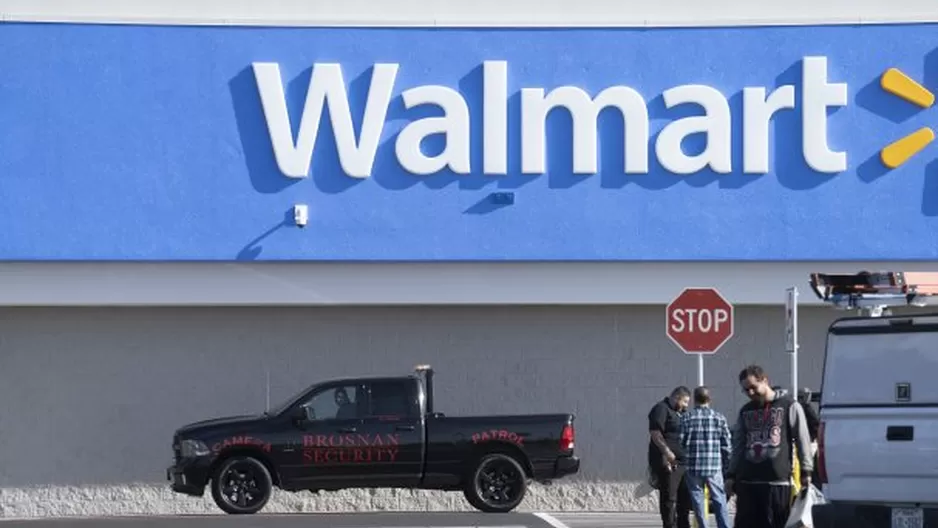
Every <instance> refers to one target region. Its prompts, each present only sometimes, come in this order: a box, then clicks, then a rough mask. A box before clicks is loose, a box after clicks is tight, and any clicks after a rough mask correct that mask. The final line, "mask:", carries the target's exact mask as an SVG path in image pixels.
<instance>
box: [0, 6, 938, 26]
mask: <svg viewBox="0 0 938 528" xmlns="http://www.w3.org/2000/svg"><path fill="white" fill-rule="evenodd" d="M936 20H938V3H935V2H934V1H932V0H894V1H875V2H874V1H865V2H858V1H857V0H827V1H825V2H817V1H815V0H790V1H788V2H770V3H764V2H747V1H744V0H711V1H709V2H699V1H694V0H673V1H670V2H663V3H662V2H614V1H611V0H580V1H578V2H575V3H571V2H569V1H566V0H518V1H515V2H503V1H501V0H473V1H472V2H468V3H467V2H439V1H438V0H406V1H405V0H399V1H377V0H330V1H319V2H309V1H307V0H280V1H278V2H248V1H234V0H162V1H160V2H153V1H152V0H86V1H82V2H74V1H73V0H0V21H41V22H81V23H122V24H134V23H143V24H210V25H217V24H223V25H276V26H310V25H318V26H435V27H439V26H527V27H530V26H563V27H576V26H605V27H609V26H630V27H636V26H639V27H648V26H708V25H717V26H727V25H731V26H737V25H741V26H753V25H790V24H862V23H907V22H913V23H914V22H932V21H936Z"/></svg>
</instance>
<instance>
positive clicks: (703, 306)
mask: <svg viewBox="0 0 938 528" xmlns="http://www.w3.org/2000/svg"><path fill="white" fill-rule="evenodd" d="M667 333H668V337H669V338H670V339H671V341H674V344H676V345H677V346H679V347H680V348H681V350H683V351H684V353H685V354H713V353H715V352H716V351H717V350H719V348H720V347H721V346H723V344H724V343H726V342H727V341H729V339H730V338H731V337H733V305H731V304H730V303H728V302H727V301H726V299H724V298H723V296H722V295H720V292H718V291H717V290H716V289H714V288H685V289H684V291H682V292H681V294H680V295H678V296H677V297H675V298H674V300H673V301H671V304H669V305H668V308H667Z"/></svg>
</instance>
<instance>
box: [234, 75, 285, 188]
mask: <svg viewBox="0 0 938 528" xmlns="http://www.w3.org/2000/svg"><path fill="white" fill-rule="evenodd" d="M228 90H229V92H230V93H231V104H232V107H233V109H234V116H235V122H236V124H237V127H238V136H239V138H240V140H241V151H242V152H243V154H244V161H245V164H246V166H247V170H248V176H249V178H250V179H251V185H252V186H253V187H254V190H256V191H257V192H259V193H262V194H271V193H277V192H280V191H282V190H284V189H286V188H287V187H289V186H290V185H293V184H295V183H297V182H298V181H300V180H298V179H295V178H287V177H286V176H284V175H283V174H281V173H280V169H279V168H278V167H277V161H276V159H275V158H274V151H273V148H272V146H271V143H270V134H269V133H268V132H267V121H266V120H265V118H264V109H263V108H262V107H261V98H260V94H259V93H258V91H257V83H256V82H255V80H254V70H253V69H252V68H251V67H250V66H248V67H247V68H244V69H243V70H241V71H240V72H239V73H238V74H237V75H235V76H234V77H233V78H232V79H231V81H229V82H228Z"/></svg>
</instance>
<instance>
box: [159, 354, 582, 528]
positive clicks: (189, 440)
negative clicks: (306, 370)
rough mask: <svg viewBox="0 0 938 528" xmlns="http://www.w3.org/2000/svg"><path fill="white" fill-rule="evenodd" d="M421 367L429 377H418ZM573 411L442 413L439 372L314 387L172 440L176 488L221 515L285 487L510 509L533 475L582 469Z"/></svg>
mask: <svg viewBox="0 0 938 528" xmlns="http://www.w3.org/2000/svg"><path fill="white" fill-rule="evenodd" d="M421 374H423V375H422V376H421ZM573 422H574V415H573V414H540V415H518V416H477V417H476V416H473V417H447V416H444V415H443V414H442V413H438V412H435V411H434V409H433V370H432V369H430V368H429V366H418V367H417V369H416V372H415V373H414V374H412V375H408V376H400V377H370V378H350V379H337V380H331V381H326V382H323V383H318V384H315V385H313V386H311V387H309V388H308V389H306V390H304V391H302V392H300V393H299V394H297V395H295V396H294V397H292V398H290V399H289V400H287V401H286V402H284V403H283V404H282V405H280V406H278V407H277V408H274V409H271V410H269V411H267V412H264V413H262V414H259V415H254V416H236V417H228V418H218V419H214V420H206V421H202V422H196V423H193V424H189V425H186V426H184V427H182V428H180V429H178V430H177V431H176V432H175V434H174V436H173V453H174V456H175V458H174V461H173V464H172V466H170V467H169V468H168V469H167V471H166V478H167V479H168V480H169V481H170V482H171V485H170V486H171V489H172V490H173V491H175V492H178V493H183V494H187V495H194V496H202V495H203V494H204V492H205V487H206V486H210V487H211V493H212V498H213V499H214V501H215V504H217V505H218V507H219V508H221V509H222V511H224V512H227V513H230V514H250V513H255V512H258V511H260V510H261V509H262V508H263V507H264V506H265V505H266V504H267V502H268V500H269V499H270V496H271V493H272V491H273V488H274V487H277V488H280V489H283V490H286V491H301V490H312V491H317V490H329V491H332V490H339V489H345V488H417V489H437V490H446V491H462V492H463V493H464V495H465V497H466V499H467V500H468V501H469V503H470V504H471V505H472V506H473V507H475V508H476V509H478V510H480V511H484V512H508V511H511V510H513V509H514V508H516V507H517V506H518V504H520V503H521V501H522V500H523V499H524V496H525V493H526V491H527V485H528V481H537V482H543V483H546V482H550V481H551V480H553V479H558V478H562V477H564V476H567V475H571V474H574V473H577V472H578V471H579V469H580V460H579V458H578V457H577V456H575V455H574V454H573V447H574V446H573V443H574V436H575V433H574V425H573Z"/></svg>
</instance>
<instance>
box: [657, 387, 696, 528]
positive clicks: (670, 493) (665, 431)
mask: <svg viewBox="0 0 938 528" xmlns="http://www.w3.org/2000/svg"><path fill="white" fill-rule="evenodd" d="M689 403H690V389H688V388H687V387H684V386H681V387H677V388H676V389H674V390H673V391H671V394H670V396H668V397H667V398H663V399H662V400H661V401H659V402H658V403H656V404H655V405H654V407H652V408H651V411H650V412H649V413H648V433H649V436H650V440H649V442H648V468H649V471H650V472H651V477H652V481H653V485H654V486H655V487H656V488H657V489H658V508H659V510H660V512H661V523H662V526H663V528H690V510H691V500H690V492H689V491H688V489H687V485H686V484H685V482H684V472H685V469H686V468H685V467H684V465H683V464H684V462H685V454H684V450H683V449H682V448H681V413H683V412H684V411H685V410H687V406H688V404H689Z"/></svg>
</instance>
